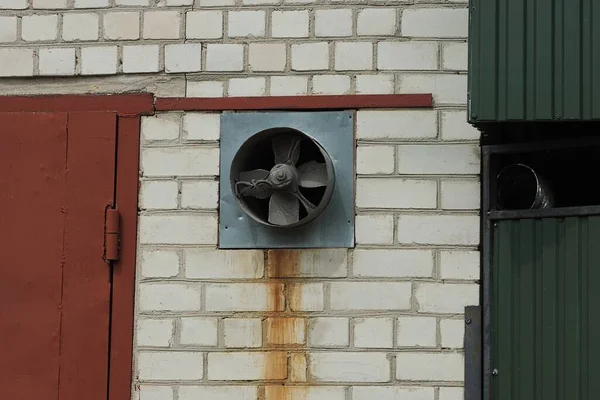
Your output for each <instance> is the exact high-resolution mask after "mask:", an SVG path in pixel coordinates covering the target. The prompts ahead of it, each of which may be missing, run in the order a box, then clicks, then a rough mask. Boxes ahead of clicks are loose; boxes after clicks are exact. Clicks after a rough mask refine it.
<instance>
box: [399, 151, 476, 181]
mask: <svg viewBox="0 0 600 400" xmlns="http://www.w3.org/2000/svg"><path fill="white" fill-rule="evenodd" d="M396 157H397V160H398V173H400V174H411V175H412V174H419V175H421V174H423V175H425V174H478V173H479V171H480V164H479V159H480V155H479V146H477V145H402V146H398V149H397V151H396Z"/></svg>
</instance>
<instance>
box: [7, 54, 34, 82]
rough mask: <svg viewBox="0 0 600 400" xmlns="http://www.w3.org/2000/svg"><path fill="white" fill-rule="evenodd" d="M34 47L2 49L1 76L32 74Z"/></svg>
mask: <svg viewBox="0 0 600 400" xmlns="http://www.w3.org/2000/svg"><path fill="white" fill-rule="evenodd" d="M32 75H33V50H32V49H10V48H2V49H0V76H32Z"/></svg>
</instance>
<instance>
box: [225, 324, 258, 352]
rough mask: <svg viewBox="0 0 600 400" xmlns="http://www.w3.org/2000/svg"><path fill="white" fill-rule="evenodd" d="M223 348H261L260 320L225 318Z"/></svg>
mask: <svg viewBox="0 0 600 400" xmlns="http://www.w3.org/2000/svg"><path fill="white" fill-rule="evenodd" d="M223 340H224V344H225V347H231V348H244V347H261V346H262V320H261V319H259V318H226V319H225V320H223Z"/></svg>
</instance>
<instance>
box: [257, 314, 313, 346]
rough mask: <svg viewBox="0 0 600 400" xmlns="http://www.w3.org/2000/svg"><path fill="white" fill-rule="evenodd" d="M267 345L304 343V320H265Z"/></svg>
mask: <svg viewBox="0 0 600 400" xmlns="http://www.w3.org/2000/svg"><path fill="white" fill-rule="evenodd" d="M265 330H266V332H267V344H268V345H298V344H304V343H305V342H306V319H305V318H267V320H266V321H265Z"/></svg>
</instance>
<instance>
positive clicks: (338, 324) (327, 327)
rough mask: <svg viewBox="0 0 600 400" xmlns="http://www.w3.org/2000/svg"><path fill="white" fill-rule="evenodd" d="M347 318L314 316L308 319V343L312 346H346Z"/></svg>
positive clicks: (347, 341) (347, 334)
mask: <svg viewBox="0 0 600 400" xmlns="http://www.w3.org/2000/svg"><path fill="white" fill-rule="evenodd" d="M349 332H350V329H349V321H348V318H315V319H313V320H311V321H310V333H309V339H308V344H309V345H310V346H312V347H348V346H349V345H350V338H349Z"/></svg>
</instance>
